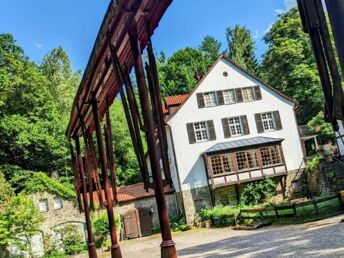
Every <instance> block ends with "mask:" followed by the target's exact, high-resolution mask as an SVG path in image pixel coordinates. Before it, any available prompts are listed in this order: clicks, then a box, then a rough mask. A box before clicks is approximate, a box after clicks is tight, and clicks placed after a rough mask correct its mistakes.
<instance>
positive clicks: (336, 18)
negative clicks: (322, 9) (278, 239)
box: [326, 0, 344, 75]
mask: <svg viewBox="0 0 344 258" xmlns="http://www.w3.org/2000/svg"><path fill="white" fill-rule="evenodd" d="M326 6H327V11H328V16H329V18H330V23H331V27H332V31H333V36H334V39H335V41H336V49H337V52H338V57H339V61H340V64H341V66H342V74H343V75H344V0H326Z"/></svg>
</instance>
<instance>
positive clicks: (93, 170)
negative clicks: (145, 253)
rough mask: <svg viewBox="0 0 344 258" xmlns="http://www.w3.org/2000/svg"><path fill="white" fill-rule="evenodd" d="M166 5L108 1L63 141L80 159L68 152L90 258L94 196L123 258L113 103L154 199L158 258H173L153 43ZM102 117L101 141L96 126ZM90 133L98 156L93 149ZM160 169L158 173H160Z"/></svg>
mask: <svg viewBox="0 0 344 258" xmlns="http://www.w3.org/2000/svg"><path fill="white" fill-rule="evenodd" d="M171 2H172V0H117V1H115V0H113V1H111V3H110V5H109V7H108V9H107V12H106V15H105V18H104V20H103V23H102V25H101V28H100V31H99V33H98V36H97V39H96V42H95V45H94V47H93V50H92V54H91V57H90V60H89V62H88V65H87V67H86V70H85V73H84V75H83V78H82V81H81V84H80V86H79V89H78V91H77V94H76V97H75V100H74V103H73V107H72V111H71V116H70V121H69V124H68V128H67V130H66V135H67V137H68V139H75V145H76V148H77V153H78V159H76V158H75V157H74V156H73V155H74V154H73V152H72V146H71V153H72V159H73V164H74V166H73V168H74V171H75V172H74V174H75V187H76V191H77V194H78V198H79V206H80V211H81V210H84V211H85V217H86V222H87V223H86V224H87V232H88V239H89V255H90V257H92V258H94V257H97V254H96V252H95V247H94V243H93V242H94V241H93V235H92V228H91V226H90V225H91V221H90V216H89V215H90V214H89V213H90V208H91V209H94V200H93V189H94V188H95V190H96V191H97V193H98V198H99V200H100V206H101V207H100V208H102V207H104V206H105V208H106V210H107V215H108V221H109V234H110V238H111V243H112V246H111V257H113V258H114V257H116V258H119V257H122V254H121V249H120V247H119V244H118V239H117V235H116V228H115V221H114V210H113V205H115V204H116V202H117V197H116V196H117V192H116V171H115V163H114V149H113V148H114V146H113V138H112V136H113V134H116V131H113V130H112V128H111V119H110V114H109V108H110V106H111V104H112V103H113V101H114V99H115V98H116V97H117V95H119V100H121V101H122V103H123V108H124V112H125V116H126V119H127V123H128V127H129V133H130V136H131V139H132V142H133V147H134V150H135V154H136V156H137V159H138V163H139V167H140V170H141V174H142V178H143V180H144V186H145V188H146V189H147V190H148V188H153V189H154V191H155V197H156V203H157V209H158V215H159V221H160V227H161V235H162V243H161V245H160V246H161V257H163V258H174V257H177V254H176V248H175V243H174V241H173V240H172V234H171V230H170V227H169V215H168V207H167V204H166V199H165V191H164V186H165V185H167V184H168V183H169V184H170V185H172V180H171V175H170V168H169V162H168V155H167V139H166V131H165V121H164V117H163V114H162V103H161V94H160V89H159V81H158V74H157V68H156V63H155V57H154V54H153V48H152V42H151V36H152V34H153V32H154V30H155V28H156V27H157V26H158V23H159V21H160V19H161V18H162V16H163V14H164V13H165V11H166V9H167V8H168V6H169V5H170V4H171ZM146 47H147V53H148V60H149V64H146V70H145V69H144V65H143V60H142V54H143V51H144V49H146ZM133 68H134V70H135V75H136V82H137V85H138V89H137V93H138V95H139V99H140V103H137V100H136V96H135V94H136V92H135V89H134V88H133V83H132V81H131V76H130V73H131V70H132V69H133ZM146 79H147V80H148V81H149V87H147V85H146V81H147V80H146ZM139 107H140V108H139ZM153 111H154V114H153ZM105 116H106V119H104V120H105V122H104V133H103V132H102V120H103V118H105ZM94 133H95V136H96V139H97V144H96V145H97V150H96V147H95V143H94V142H93V134H94ZM143 134H144V136H145V137H146V139H147V145H148V148H147V153H148V157H149V160H147V159H146V154H145V150H144V145H143V142H142V135H143ZM104 136H105V141H104V139H103V137H104ZM80 137H83V139H84V146H83V147H84V148H83V149H84V150H85V155H84V157H83V156H82V154H81V149H82V148H81V147H80V142H79V138H80ZM104 143H105V144H104ZM76 161H78V162H76ZM160 161H162V164H163V169H162V168H161V167H160ZM147 162H150V167H151V171H148V165H147ZM77 163H78V169H77V170H76V169H75V167H76V164H77ZM99 168H100V170H101V177H99V175H98V169H99ZM76 172H78V173H76ZM150 173H151V176H150ZM109 178H110V179H109ZM111 188H112V189H111ZM103 193H104V197H105V200H103ZM81 196H82V200H83V205H82V203H81ZM90 206H91V207H90Z"/></svg>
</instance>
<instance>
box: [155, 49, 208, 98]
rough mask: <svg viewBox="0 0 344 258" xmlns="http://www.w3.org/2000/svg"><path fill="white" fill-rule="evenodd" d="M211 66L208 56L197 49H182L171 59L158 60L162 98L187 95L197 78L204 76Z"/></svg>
mask: <svg viewBox="0 0 344 258" xmlns="http://www.w3.org/2000/svg"><path fill="white" fill-rule="evenodd" d="M212 64H213V61H212V59H211V58H210V56H209V55H206V54H204V53H203V52H202V51H201V50H199V49H194V48H190V47H187V48H184V49H181V50H178V51H176V52H175V53H174V54H173V55H172V56H171V57H169V58H166V57H165V56H164V55H163V58H159V66H158V67H159V73H160V84H161V88H162V94H163V95H164V96H170V95H176V94H184V93H189V92H190V91H191V90H192V89H193V87H195V85H196V84H197V76H202V75H204V74H205V73H206V72H207V70H208V68H209V66H210V65H212Z"/></svg>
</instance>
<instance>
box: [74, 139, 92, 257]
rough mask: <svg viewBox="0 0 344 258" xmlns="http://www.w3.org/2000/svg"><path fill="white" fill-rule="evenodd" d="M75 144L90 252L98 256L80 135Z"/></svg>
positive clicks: (90, 254)
mask: <svg viewBox="0 0 344 258" xmlns="http://www.w3.org/2000/svg"><path fill="white" fill-rule="evenodd" d="M75 146H76V153H77V158H78V170H79V173H80V179H81V187H82V199H83V203H84V211H85V220H86V227H87V242H88V254H89V257H90V258H97V250H96V245H95V243H94V239H93V233H92V223H91V218H90V208H89V206H88V201H87V188H86V182H85V171H84V165H83V160H82V154H81V149H80V141H79V138H78V137H76V138H75ZM91 194H92V193H91Z"/></svg>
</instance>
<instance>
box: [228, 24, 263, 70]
mask: <svg viewBox="0 0 344 258" xmlns="http://www.w3.org/2000/svg"><path fill="white" fill-rule="evenodd" d="M226 39H227V44H228V50H227V56H228V57H229V58H230V59H231V60H232V61H233V62H235V63H236V64H238V65H240V66H241V67H242V68H244V69H246V70H247V71H249V72H251V73H253V74H258V73H259V65H258V62H257V59H256V57H255V46H254V45H255V42H254V39H253V37H252V35H251V32H250V31H249V30H248V29H247V28H246V27H245V26H240V25H235V26H234V27H228V28H227V29H226Z"/></svg>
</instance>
